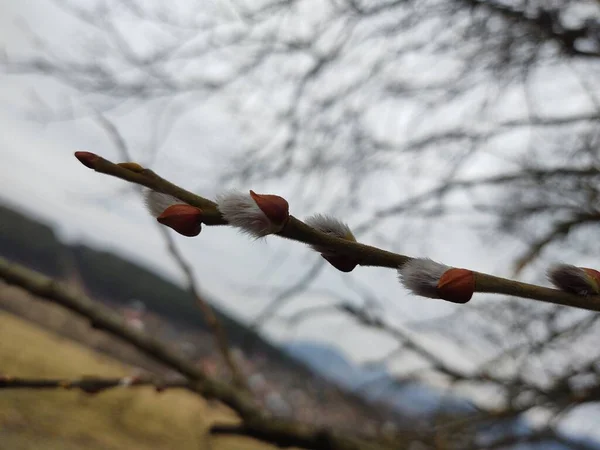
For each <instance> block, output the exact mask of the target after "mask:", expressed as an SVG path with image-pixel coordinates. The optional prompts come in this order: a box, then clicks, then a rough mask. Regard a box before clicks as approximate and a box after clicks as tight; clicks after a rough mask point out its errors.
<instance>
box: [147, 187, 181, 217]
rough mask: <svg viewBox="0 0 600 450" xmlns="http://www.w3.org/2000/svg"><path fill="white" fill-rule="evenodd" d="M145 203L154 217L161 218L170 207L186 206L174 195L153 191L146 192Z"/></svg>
mask: <svg viewBox="0 0 600 450" xmlns="http://www.w3.org/2000/svg"><path fill="white" fill-rule="evenodd" d="M144 203H145V204H146V208H147V209H148V211H149V212H150V214H151V215H152V216H153V217H158V216H160V215H161V214H162V213H163V212H164V211H165V209H167V208H168V207H169V206H173V205H177V204H179V205H182V204H186V203H185V202H183V201H181V200H179V199H178V198H175V197H173V196H172V195H169V194H163V193H162V192H156V191H153V190H152V189H145V190H144Z"/></svg>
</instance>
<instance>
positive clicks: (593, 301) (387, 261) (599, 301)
mask: <svg viewBox="0 0 600 450" xmlns="http://www.w3.org/2000/svg"><path fill="white" fill-rule="evenodd" d="M84 164H85V165H86V166H87V167H89V168H91V169H93V170H95V171H96V172H100V173H103V174H106V175H111V176H114V177H117V178H121V179H123V180H126V181H129V182H132V183H136V184H140V185H142V186H146V187H148V188H150V189H153V190H155V191H158V192H163V193H165V194H169V195H172V196H174V197H176V198H178V199H179V200H181V201H183V202H185V203H188V204H189V205H192V206H196V207H198V208H200V209H202V211H203V216H202V217H203V223H204V224H206V225H209V226H210V225H227V221H226V220H225V219H224V218H223V216H222V215H221V213H220V212H219V210H218V205H217V204H216V203H215V202H213V201H211V200H208V199H206V198H204V197H201V196H199V195H196V194H193V193H192V192H189V191H187V190H185V189H183V188H181V187H179V186H177V185H175V184H173V183H171V182H169V181H167V180H165V179H163V178H161V177H160V176H158V175H157V174H156V173H154V172H152V171H151V170H149V169H144V168H142V167H141V166H138V165H137V164H130V165H128V166H127V167H124V166H121V165H117V164H114V163H112V162H110V161H108V160H106V159H104V158H102V157H100V156H98V155H95V154H92V153H89V154H88V157H87V158H86V159H85V162H84ZM277 235H279V236H281V237H284V238H287V239H291V240H295V241H299V242H303V243H305V244H308V245H311V246H314V247H320V248H324V249H327V250H331V251H332V252H334V253H336V254H340V255H344V256H349V257H352V258H353V259H354V260H355V261H357V262H358V264H359V265H362V266H378V267H388V268H392V269H398V268H400V267H402V266H403V265H404V264H406V263H407V262H408V261H411V260H412V259H413V258H411V257H409V256H406V255H402V254H397V253H393V252H389V251H386V250H382V249H379V248H377V247H373V246H370V245H365V244H360V243H357V242H353V241H349V240H346V239H341V238H337V237H334V236H331V235H329V234H326V233H322V232H320V231H318V230H316V229H314V228H312V227H310V226H308V225H307V224H305V223H304V222H302V221H301V220H299V219H297V218H295V217H293V216H290V218H289V221H288V222H287V225H286V226H285V227H284V228H283V230H281V231H280V232H279V233H277ZM473 273H474V276H475V292H485V293H490V294H504V295H509V296H513V297H520V298H526V299H530V300H538V301H542V302H546V303H553V304H556V305H564V306H571V307H576V308H582V309H587V310H589V311H600V296H598V295H593V296H580V295H575V294H570V293H568V292H564V291H561V290H558V289H552V288H548V287H543V286H538V285H534V284H529V283H522V282H520V281H515V280H510V279H507V278H501V277H496V276H493V275H489V274H485V273H480V272H473Z"/></svg>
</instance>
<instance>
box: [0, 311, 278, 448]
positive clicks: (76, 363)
mask: <svg viewBox="0 0 600 450" xmlns="http://www.w3.org/2000/svg"><path fill="white" fill-rule="evenodd" d="M131 373H132V368H131V367H128V366H126V365H124V364H122V363H119V362H117V361H115V360H113V359H111V358H109V357H107V356H105V355H102V354H100V353H96V352H95V351H93V350H92V349H90V348H89V347H86V346H82V345H80V344H78V343H76V342H73V341H71V340H67V339H65V338H62V337H59V336H58V335H56V334H53V333H51V332H48V331H45V330H43V329H41V328H39V327H38V326H37V325H34V324H32V323H30V322H27V321H25V320H23V319H20V318H17V317H16V316H13V315H11V314H8V313H5V312H1V311H0V374H4V375H13V376H23V377H66V378H76V377H80V376H82V375H102V376H122V375H130V374H131ZM216 420H220V421H231V420H234V419H233V417H232V415H231V414H230V413H229V412H228V411H226V410H225V409H223V408H219V407H214V406H210V405H209V404H207V403H206V402H205V401H203V400H202V399H201V398H199V397H197V396H195V395H193V394H191V393H189V392H186V391H183V390H168V391H166V392H162V393H157V392H156V391H154V390H153V389H151V388H145V387H142V388H133V389H132V388H129V389H127V388H119V389H112V390H109V391H106V392H103V393H100V394H96V395H89V394H85V393H82V392H77V391H65V390H52V391H41V390H38V391H30V390H13V391H11V390H0V450H34V449H35V450H37V449H43V450H75V449H77V450H82V449H86V450H121V449H123V450H124V449H127V450H146V449H147V450H150V449H152V450H157V449H165V450H167V449H168V450H188V449H195V450H198V449H210V450H259V449H262V450H265V449H268V448H270V447H268V446H265V445H262V444H259V443H257V442H254V441H251V440H246V439H239V438H218V439H209V438H208V437H207V434H206V429H207V426H208V425H209V424H210V423H213V422H215V421H216Z"/></svg>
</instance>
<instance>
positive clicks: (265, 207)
mask: <svg viewBox="0 0 600 450" xmlns="http://www.w3.org/2000/svg"><path fill="white" fill-rule="evenodd" d="M250 197H252V199H253V200H254V201H255V202H256V204H257V205H258V207H259V208H260V210H261V211H262V212H263V213H265V216H267V217H268V218H269V220H270V221H271V222H272V223H273V224H275V225H279V226H281V228H283V226H284V225H285V224H286V223H287V221H288V219H289V218H290V205H289V204H288V202H287V200H286V199H285V198H283V197H280V196H279V195H270V194H257V193H255V192H254V191H250Z"/></svg>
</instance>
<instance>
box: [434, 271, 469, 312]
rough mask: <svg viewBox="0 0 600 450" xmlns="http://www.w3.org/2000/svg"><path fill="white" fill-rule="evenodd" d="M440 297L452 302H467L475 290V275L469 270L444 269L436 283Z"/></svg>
mask: <svg viewBox="0 0 600 450" xmlns="http://www.w3.org/2000/svg"><path fill="white" fill-rule="evenodd" d="M437 290H438V293H439V295H440V298H441V299H443V300H447V301H449V302H453V303H467V302H468V301H469V300H471V297H473V293H474V292H475V275H474V274H473V272H472V271H471V270H467V269H456V268H451V269H448V270H446V271H445V272H444V273H443V274H442V276H441V277H440V280H439V281H438V284H437Z"/></svg>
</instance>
